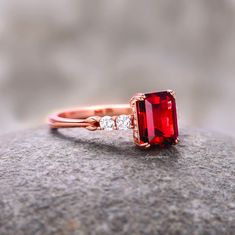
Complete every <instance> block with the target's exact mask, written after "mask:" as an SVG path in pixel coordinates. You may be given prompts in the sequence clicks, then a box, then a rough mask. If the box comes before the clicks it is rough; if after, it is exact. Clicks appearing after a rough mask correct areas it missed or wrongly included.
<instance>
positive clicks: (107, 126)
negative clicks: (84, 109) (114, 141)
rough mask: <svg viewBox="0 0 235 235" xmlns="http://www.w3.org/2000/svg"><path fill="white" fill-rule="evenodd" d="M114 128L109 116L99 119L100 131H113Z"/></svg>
mask: <svg viewBox="0 0 235 235" xmlns="http://www.w3.org/2000/svg"><path fill="white" fill-rule="evenodd" d="M114 127H115V122H114V120H113V119H112V117H110V116H104V117H102V118H101V119H100V128H101V129H102V130H108V131H110V130H113V129H114Z"/></svg>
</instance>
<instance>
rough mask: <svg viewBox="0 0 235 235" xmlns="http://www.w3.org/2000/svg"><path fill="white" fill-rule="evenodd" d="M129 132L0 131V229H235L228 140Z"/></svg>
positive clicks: (4, 234)
mask: <svg viewBox="0 0 235 235" xmlns="http://www.w3.org/2000/svg"><path fill="white" fill-rule="evenodd" d="M131 135H132V134H131V132H129V131H113V132H109V131H102V132H101V131H100V132H99V131H98V132H89V131H87V130H82V129H67V130H65V129H64V130H59V131H53V132H50V131H49V130H48V129H47V128H46V127H41V128H38V129H37V128H36V129H33V130H27V131H23V132H18V133H13V134H8V135H4V136H1V137H0V142H1V145H0V212H1V213H0V234H1V235H11V234H12V235H15V234H17V235H29V234H36V235H38V234H43V235H47V234H82V235H83V234H102V235H105V234H190V235H191V234H235V155H234V153H235V147H234V140H233V139H231V138H229V137H226V136H222V135H220V134H216V133H211V132H207V131H202V130H195V129H182V130H181V142H180V144H178V145H177V146H172V147H169V148H167V149H159V148H153V149H150V150H148V151H144V150H139V149H137V148H136V147H135V146H134V145H133V143H132V138H131Z"/></svg>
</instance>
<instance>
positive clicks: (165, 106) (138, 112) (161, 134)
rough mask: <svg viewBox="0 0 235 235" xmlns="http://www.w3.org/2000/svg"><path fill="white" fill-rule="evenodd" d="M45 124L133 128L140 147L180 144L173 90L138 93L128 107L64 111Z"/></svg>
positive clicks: (109, 128)
mask: <svg viewBox="0 0 235 235" xmlns="http://www.w3.org/2000/svg"><path fill="white" fill-rule="evenodd" d="M48 122H49V126H50V128H52V129H58V128H72V127H83V128H86V129H88V130H90V131H95V130H127V129H133V139H134V143H135V144H136V145H137V146H139V147H141V148H149V147H150V146H153V145H160V146H165V145H166V144H177V143H178V141H179V139H178V123H177V110H176V96H175V92H174V91H172V90H167V91H161V92H152V93H146V94H144V93H138V94H136V95H135V96H133V97H132V98H131V100H130V103H129V104H121V105H102V106H91V107H84V108H75V109H70V110H65V111H62V112H59V113H55V114H53V115H50V116H49V118H48Z"/></svg>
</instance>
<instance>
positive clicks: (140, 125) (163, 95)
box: [134, 91, 178, 145]
mask: <svg viewBox="0 0 235 235" xmlns="http://www.w3.org/2000/svg"><path fill="white" fill-rule="evenodd" d="M143 96H144V98H143V99H142V100H138V98H137V100H136V102H135V108H134V109H135V115H136V116H135V117H134V118H135V119H134V122H136V128H134V139H135V142H136V143H137V144H138V145H143V144H146V143H148V144H150V145H161V144H165V143H175V142H176V141H177V138H178V124H177V114H176V102H175V97H174V94H173V92H172V91H163V92H156V93H148V94H144V95H143Z"/></svg>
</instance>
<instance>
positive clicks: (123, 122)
mask: <svg viewBox="0 0 235 235" xmlns="http://www.w3.org/2000/svg"><path fill="white" fill-rule="evenodd" d="M116 126H117V129H118V130H127V129H130V128H131V119H130V117H129V116H128V115H120V116H118V117H117V119H116Z"/></svg>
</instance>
